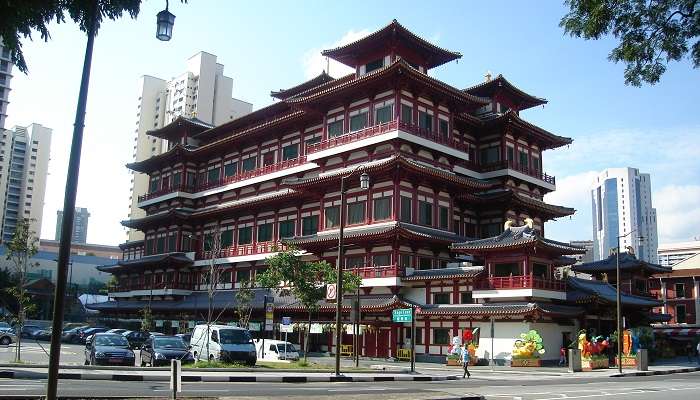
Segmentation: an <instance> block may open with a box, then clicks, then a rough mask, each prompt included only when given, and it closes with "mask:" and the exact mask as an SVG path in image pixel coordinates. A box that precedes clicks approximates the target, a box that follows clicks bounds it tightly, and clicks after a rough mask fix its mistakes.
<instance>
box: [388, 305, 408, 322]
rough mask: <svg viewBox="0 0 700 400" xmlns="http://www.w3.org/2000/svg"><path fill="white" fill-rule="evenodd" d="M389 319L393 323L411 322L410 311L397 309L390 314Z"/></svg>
mask: <svg viewBox="0 0 700 400" xmlns="http://www.w3.org/2000/svg"><path fill="white" fill-rule="evenodd" d="M391 317H392V318H391V319H392V321H394V322H411V309H410V308H397V309H395V310H394V311H392V312H391Z"/></svg>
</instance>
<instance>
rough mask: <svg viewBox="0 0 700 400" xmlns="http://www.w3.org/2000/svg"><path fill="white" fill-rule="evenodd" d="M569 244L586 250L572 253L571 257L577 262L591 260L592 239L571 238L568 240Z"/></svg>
mask: <svg viewBox="0 0 700 400" xmlns="http://www.w3.org/2000/svg"><path fill="white" fill-rule="evenodd" d="M569 244H570V245H572V246H576V247H583V248H584V249H586V252H585V253H583V254H574V255H572V256H571V257H572V258H574V259H576V262H577V263H579V264H582V263H588V262H591V261H593V241H592V240H572V241H570V242H569Z"/></svg>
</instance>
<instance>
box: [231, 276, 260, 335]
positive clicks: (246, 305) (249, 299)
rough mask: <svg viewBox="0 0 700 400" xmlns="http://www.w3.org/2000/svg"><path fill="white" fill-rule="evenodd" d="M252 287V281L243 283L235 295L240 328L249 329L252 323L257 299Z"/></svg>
mask: <svg viewBox="0 0 700 400" xmlns="http://www.w3.org/2000/svg"><path fill="white" fill-rule="evenodd" d="M252 286H253V282H252V281H250V280H248V281H243V282H241V284H240V287H239V288H238V290H236V294H235V296H236V314H238V326H240V327H242V328H246V329H247V328H248V322H250V314H251V312H252V311H253V299H254V298H255V292H254V291H253V289H252Z"/></svg>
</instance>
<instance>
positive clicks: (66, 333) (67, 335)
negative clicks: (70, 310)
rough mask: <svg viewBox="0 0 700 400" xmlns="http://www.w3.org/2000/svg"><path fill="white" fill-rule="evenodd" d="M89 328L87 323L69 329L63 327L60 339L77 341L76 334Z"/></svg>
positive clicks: (70, 341)
mask: <svg viewBox="0 0 700 400" xmlns="http://www.w3.org/2000/svg"><path fill="white" fill-rule="evenodd" d="M89 328H90V326H89V325H85V326H78V327H75V328H70V329H64V330H63V332H62V333H61V341H62V342H66V343H78V336H79V335H80V332H82V331H84V330H85V329H89Z"/></svg>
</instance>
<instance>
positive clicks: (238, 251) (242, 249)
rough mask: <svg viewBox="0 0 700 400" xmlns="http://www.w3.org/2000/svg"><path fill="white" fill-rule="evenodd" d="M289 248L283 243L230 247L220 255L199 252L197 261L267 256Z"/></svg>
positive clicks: (220, 252) (222, 250)
mask: <svg viewBox="0 0 700 400" xmlns="http://www.w3.org/2000/svg"><path fill="white" fill-rule="evenodd" d="M286 249H287V246H285V245H284V244H282V243H281V242H272V241H271V242H259V243H251V244H244V245H240V246H229V247H225V248H223V249H221V250H220V251H219V252H218V254H214V252H213V251H208V250H207V251H197V257H196V259H197V260H209V259H211V258H212V257H216V258H226V257H238V256H249V255H253V254H266V253H274V252H277V251H284V250H286Z"/></svg>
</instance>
